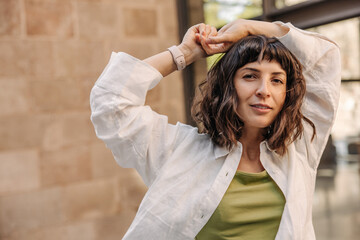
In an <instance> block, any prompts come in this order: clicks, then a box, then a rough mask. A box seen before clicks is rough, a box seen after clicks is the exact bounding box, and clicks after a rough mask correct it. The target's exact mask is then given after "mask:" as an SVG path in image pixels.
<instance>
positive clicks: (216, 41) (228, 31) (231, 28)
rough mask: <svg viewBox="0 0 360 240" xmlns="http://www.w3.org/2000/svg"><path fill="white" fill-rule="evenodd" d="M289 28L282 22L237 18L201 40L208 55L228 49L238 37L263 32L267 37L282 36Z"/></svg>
mask: <svg viewBox="0 0 360 240" xmlns="http://www.w3.org/2000/svg"><path fill="white" fill-rule="evenodd" d="M288 31H289V28H288V27H287V26H283V25H282V24H276V23H270V22H263V21H255V20H245V19H238V20H235V21H233V22H230V23H228V24H226V25H225V26H224V27H222V28H221V29H220V30H219V32H218V33H217V35H213V36H209V37H208V38H206V39H205V41H204V42H203V41H202V42H201V45H202V47H203V48H204V50H205V52H206V53H207V54H208V55H212V54H215V53H222V52H226V51H227V50H229V48H230V47H231V46H232V45H234V44H235V43H236V42H237V41H239V40H240V39H242V38H244V37H246V36H248V35H258V34H263V35H265V36H267V37H282V36H284V35H285V34H286V33H288Z"/></svg>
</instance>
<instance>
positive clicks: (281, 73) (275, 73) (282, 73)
mask: <svg viewBox="0 0 360 240" xmlns="http://www.w3.org/2000/svg"><path fill="white" fill-rule="evenodd" d="M243 70H250V71H254V72H260V70H258V69H256V68H249V67H246V68H243V69H241V71H243ZM271 74H273V75H284V76H286V74H285V73H284V72H272V73H271Z"/></svg>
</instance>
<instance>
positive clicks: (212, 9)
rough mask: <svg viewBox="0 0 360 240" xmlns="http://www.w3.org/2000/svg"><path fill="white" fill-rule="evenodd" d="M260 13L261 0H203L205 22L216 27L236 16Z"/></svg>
mask: <svg viewBox="0 0 360 240" xmlns="http://www.w3.org/2000/svg"><path fill="white" fill-rule="evenodd" d="M261 14H262V0H204V17H205V23H207V24H210V25H213V26H215V27H217V28H220V27H222V26H223V25H225V24H226V23H228V22H231V21H233V20H235V19H237V18H253V17H256V16H260V15H261Z"/></svg>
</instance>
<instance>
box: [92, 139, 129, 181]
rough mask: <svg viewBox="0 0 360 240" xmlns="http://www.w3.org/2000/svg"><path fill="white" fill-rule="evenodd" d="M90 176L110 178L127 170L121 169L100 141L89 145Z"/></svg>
mask: <svg viewBox="0 0 360 240" xmlns="http://www.w3.org/2000/svg"><path fill="white" fill-rule="evenodd" d="M90 154H91V157H90V158H91V164H92V168H91V169H92V175H93V177H94V178H101V177H111V176H115V175H117V174H119V175H121V174H123V173H124V172H125V171H126V170H127V169H123V168H121V167H120V166H119V165H118V164H117V163H116V162H115V159H114V157H113V155H112V153H111V151H110V149H108V148H106V146H105V144H104V143H103V142H102V141H100V140H99V141H98V142H97V143H93V144H91V145H90Z"/></svg>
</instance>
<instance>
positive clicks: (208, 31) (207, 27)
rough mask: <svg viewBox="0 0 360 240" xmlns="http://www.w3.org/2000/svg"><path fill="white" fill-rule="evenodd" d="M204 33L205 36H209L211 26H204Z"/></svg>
mask: <svg viewBox="0 0 360 240" xmlns="http://www.w3.org/2000/svg"><path fill="white" fill-rule="evenodd" d="M205 32H206V36H209V34H210V33H211V26H210V25H206V26H205Z"/></svg>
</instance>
